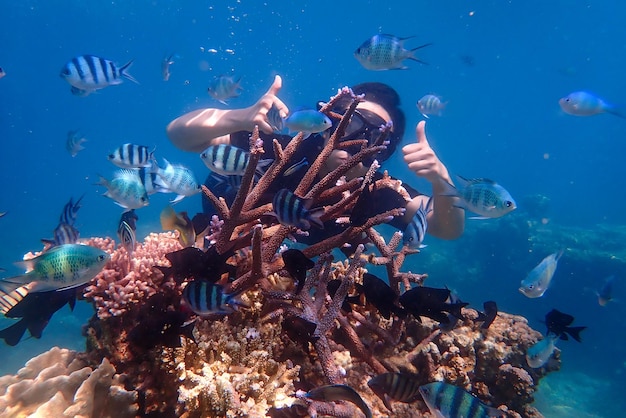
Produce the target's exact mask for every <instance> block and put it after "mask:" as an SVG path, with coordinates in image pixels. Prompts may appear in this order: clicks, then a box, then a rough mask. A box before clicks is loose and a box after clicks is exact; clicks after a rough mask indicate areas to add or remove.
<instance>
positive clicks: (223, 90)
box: [208, 75, 242, 105]
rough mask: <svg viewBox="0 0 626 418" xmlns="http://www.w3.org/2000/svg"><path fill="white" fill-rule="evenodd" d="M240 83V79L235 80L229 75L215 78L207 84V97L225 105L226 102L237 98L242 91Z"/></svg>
mask: <svg viewBox="0 0 626 418" xmlns="http://www.w3.org/2000/svg"><path fill="white" fill-rule="evenodd" d="M240 81H241V77H239V78H237V79H236V80H235V77H234V76H229V75H221V76H219V77H215V78H214V79H213V81H211V83H210V84H209V87H208V92H209V95H210V96H211V97H212V98H214V99H215V100H217V101H218V102H220V103H223V104H225V105H227V104H228V103H226V100H228V99H231V98H233V97H238V96H239V94H240V92H239V90H242V88H241V85H240V84H239V83H240Z"/></svg>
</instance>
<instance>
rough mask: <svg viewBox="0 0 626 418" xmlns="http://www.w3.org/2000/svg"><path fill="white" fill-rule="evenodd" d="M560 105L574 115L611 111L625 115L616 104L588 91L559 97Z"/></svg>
mask: <svg viewBox="0 0 626 418" xmlns="http://www.w3.org/2000/svg"><path fill="white" fill-rule="evenodd" d="M559 105H560V106H561V109H563V111H564V112H565V113H568V114H570V115H574V116H593V115H598V114H600V113H610V114H613V115H615V116H619V117H621V118H623V117H625V116H624V115H622V114H621V113H620V112H618V111H617V109H616V108H615V106H613V105H610V104H608V103H607V102H605V101H604V100H602V99H601V98H599V97H597V96H596V95H595V94H592V93H589V92H586V91H575V92H573V93H570V94H568V95H567V96H565V97H563V98H561V99H559Z"/></svg>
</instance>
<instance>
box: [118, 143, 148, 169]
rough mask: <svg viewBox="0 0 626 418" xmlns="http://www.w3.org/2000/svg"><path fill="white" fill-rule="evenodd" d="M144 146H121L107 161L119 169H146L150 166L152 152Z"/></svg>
mask: <svg viewBox="0 0 626 418" xmlns="http://www.w3.org/2000/svg"><path fill="white" fill-rule="evenodd" d="M155 150H156V149H153V150H152V151H150V149H149V148H148V147H147V146H145V145H136V144H122V145H120V147H119V148H117V149H115V150H114V151H113V152H111V153H110V154H109V155H108V156H107V159H108V160H109V161H111V162H112V163H113V164H115V165H116V166H118V167H120V168H141V167H144V168H147V167H151V166H152V160H154V151H155Z"/></svg>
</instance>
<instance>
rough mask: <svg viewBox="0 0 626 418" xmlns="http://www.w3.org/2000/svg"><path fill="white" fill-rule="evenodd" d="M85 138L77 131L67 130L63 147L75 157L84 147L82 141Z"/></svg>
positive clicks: (84, 140)
mask: <svg viewBox="0 0 626 418" xmlns="http://www.w3.org/2000/svg"><path fill="white" fill-rule="evenodd" d="M85 142H87V140H86V139H85V138H84V137H83V136H82V135H81V134H80V133H79V132H78V131H69V132H68V133H67V140H66V141H65V149H66V150H67V152H69V153H70V155H71V156H72V157H76V155H78V153H79V152H80V151H82V150H84V149H85V147H83V143H85Z"/></svg>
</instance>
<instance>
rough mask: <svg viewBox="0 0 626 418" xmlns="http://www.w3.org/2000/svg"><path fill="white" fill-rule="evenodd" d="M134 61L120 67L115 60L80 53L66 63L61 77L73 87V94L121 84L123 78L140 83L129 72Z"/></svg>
mask: <svg viewBox="0 0 626 418" xmlns="http://www.w3.org/2000/svg"><path fill="white" fill-rule="evenodd" d="M132 63H133V61H132V60H131V61H129V62H127V63H126V64H124V65H122V66H121V67H118V66H117V65H116V64H115V63H114V62H113V61H110V60H107V59H104V58H100V57H96V56H93V55H80V56H78V57H75V58H72V59H71V60H70V61H69V62H68V63H67V64H65V66H64V67H63V69H62V70H61V78H63V79H65V81H67V82H68V83H69V84H70V85H71V86H72V87H73V90H72V93H73V94H75V95H78V96H87V95H89V94H90V93H92V92H94V91H96V90H99V89H103V88H105V87H107V86H113V85H116V84H121V83H122V79H123V78H125V79H127V80H130V81H132V82H134V83H137V84H139V83H138V82H137V80H135V78H134V77H133V76H131V75H130V74H128V72H127V71H128V69H129V68H130V66H131V65H132Z"/></svg>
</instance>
